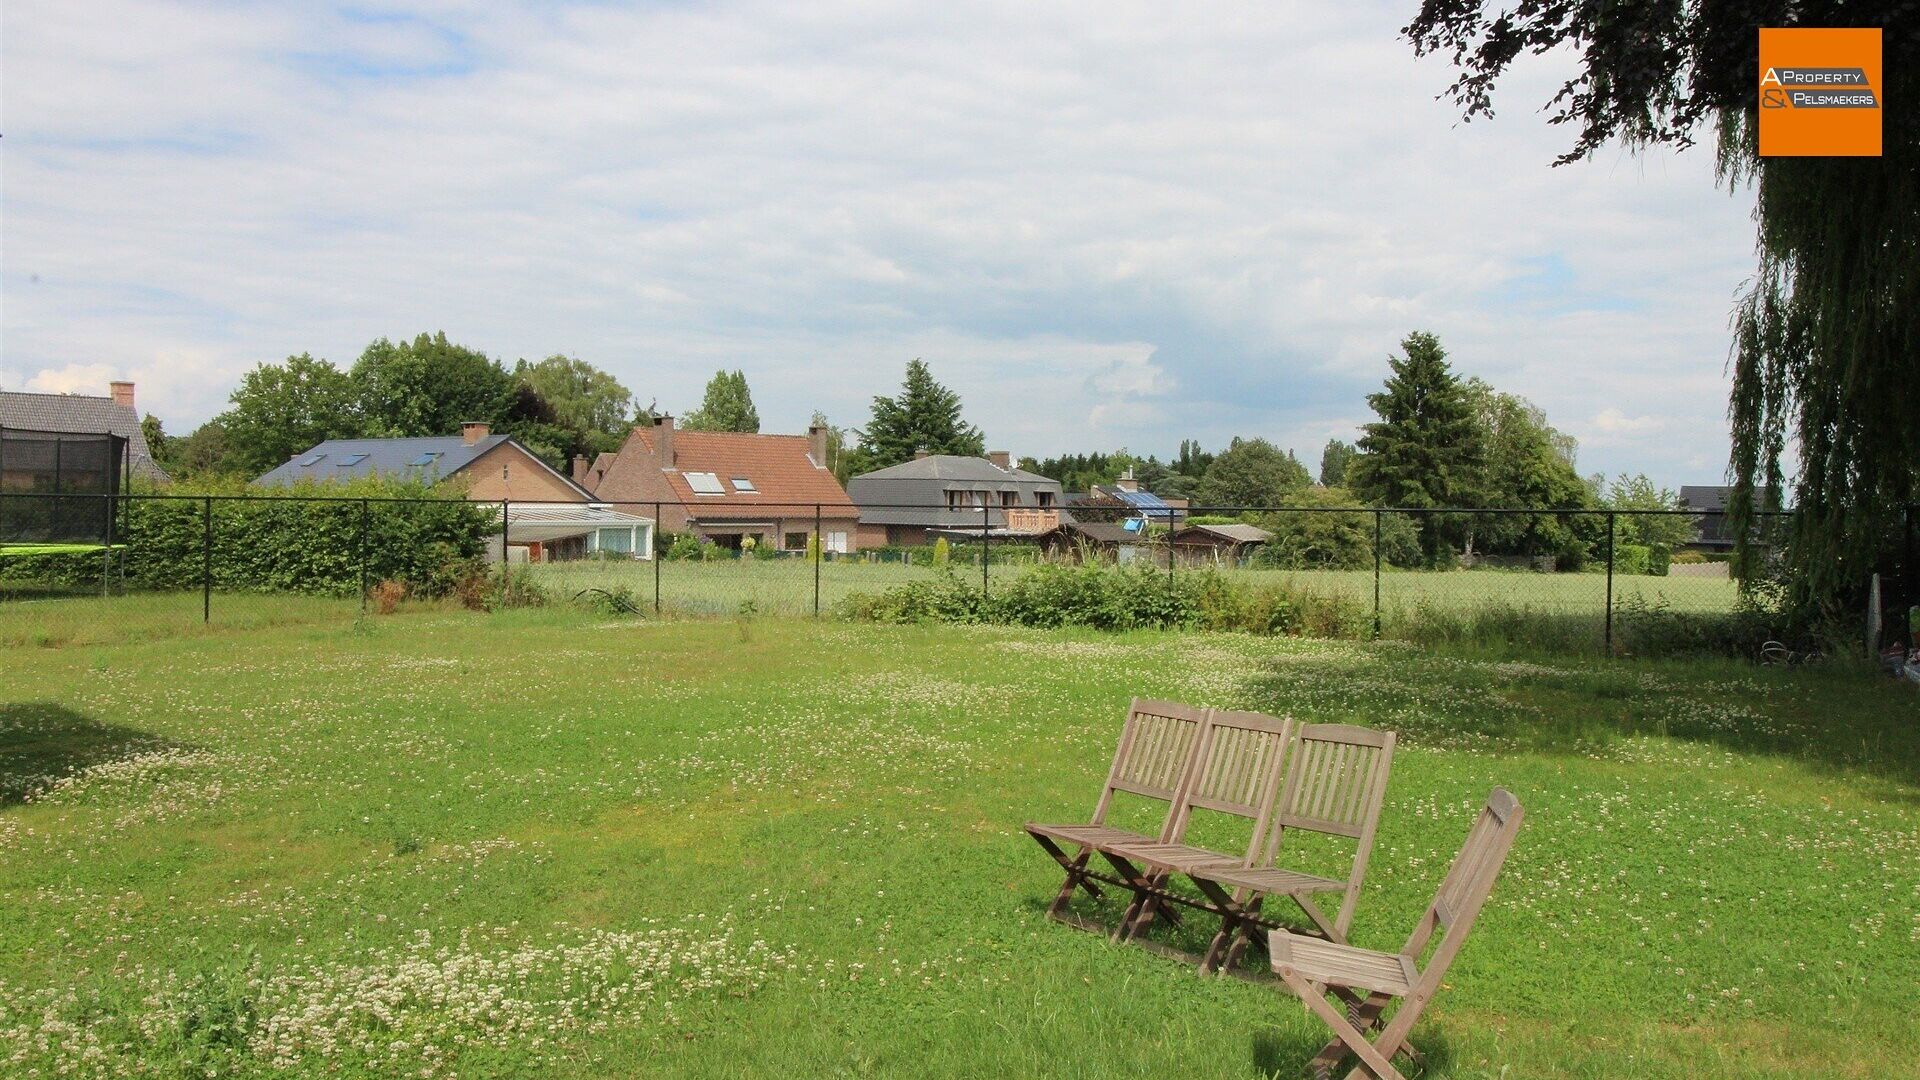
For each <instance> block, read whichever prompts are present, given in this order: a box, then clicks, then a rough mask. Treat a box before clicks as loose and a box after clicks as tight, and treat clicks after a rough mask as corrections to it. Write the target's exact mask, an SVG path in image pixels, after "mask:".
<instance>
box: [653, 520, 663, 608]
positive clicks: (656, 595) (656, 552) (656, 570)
mask: <svg viewBox="0 0 1920 1080" xmlns="http://www.w3.org/2000/svg"><path fill="white" fill-rule="evenodd" d="M665 558H666V553H665V552H663V551H661V550H660V504H659V503H654V504H653V613H654V614H655V615H658V614H660V563H661V562H662V561H663V560H664V559H665Z"/></svg>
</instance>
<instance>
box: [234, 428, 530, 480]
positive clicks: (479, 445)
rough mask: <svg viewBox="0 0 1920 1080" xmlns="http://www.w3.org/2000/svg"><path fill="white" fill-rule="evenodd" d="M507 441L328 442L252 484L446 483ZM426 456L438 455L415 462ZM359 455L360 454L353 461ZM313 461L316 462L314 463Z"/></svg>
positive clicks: (453, 437) (499, 437) (504, 438)
mask: <svg viewBox="0 0 1920 1080" xmlns="http://www.w3.org/2000/svg"><path fill="white" fill-rule="evenodd" d="M509 441H511V440H510V439H508V437H507V436H505V435H489V436H487V437H486V438H484V439H479V440H476V441H475V442H474V443H472V444H471V445H469V444H468V443H467V441H466V439H465V438H464V437H462V436H459V435H437V436H431V437H427V438H419V439H328V440H327V441H326V442H323V443H321V444H320V445H319V446H316V447H313V448H312V449H310V450H307V451H306V452H305V453H300V454H295V455H294V456H293V458H292V460H290V461H287V462H285V463H284V464H282V465H280V466H279V467H278V468H276V469H274V470H273V471H271V472H269V473H267V474H266V475H264V476H262V477H260V478H259V479H258V480H255V481H254V483H256V484H266V485H268V486H272V487H287V486H290V485H293V484H297V483H299V482H300V481H302V480H315V481H321V482H325V481H330V480H357V479H359V478H361V477H363V476H387V477H395V478H405V479H417V480H425V481H429V482H431V481H434V480H444V479H446V478H447V477H449V476H452V475H453V474H454V473H457V472H459V471H460V470H461V469H464V468H466V467H467V466H468V465H470V464H472V463H473V461H474V459H475V458H478V457H479V456H480V455H482V454H484V453H486V452H487V451H489V450H491V449H493V448H494V447H496V446H499V445H500V444H501V443H504V442H509ZM428 454H434V455H437V456H436V457H434V459H433V461H432V463H431V464H426V465H415V464H414V462H416V461H419V460H420V459H421V458H423V457H425V456H426V455H428ZM357 455H364V456H360V457H358V458H357V460H356V456H357ZM316 457H318V458H319V460H317V461H315V460H314V459H315V458H316ZM307 461H313V464H311V465H305V464H302V462H307Z"/></svg>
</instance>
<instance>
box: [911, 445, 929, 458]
mask: <svg viewBox="0 0 1920 1080" xmlns="http://www.w3.org/2000/svg"><path fill="white" fill-rule="evenodd" d="M932 456H933V451H931V450H929V449H927V448H926V447H924V446H923V447H921V448H920V449H918V450H915V451H914V452H913V460H915V461H919V460H921V459H922V458H930V457H932Z"/></svg>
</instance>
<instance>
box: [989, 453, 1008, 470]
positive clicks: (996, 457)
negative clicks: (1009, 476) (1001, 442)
mask: <svg viewBox="0 0 1920 1080" xmlns="http://www.w3.org/2000/svg"><path fill="white" fill-rule="evenodd" d="M987 460H988V461H991V462H993V464H994V466H995V467H996V468H1000V469H1007V470H1011V469H1012V468H1013V451H1011V450H989V451H987Z"/></svg>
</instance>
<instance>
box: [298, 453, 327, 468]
mask: <svg viewBox="0 0 1920 1080" xmlns="http://www.w3.org/2000/svg"><path fill="white" fill-rule="evenodd" d="M325 460H327V455H325V454H308V455H307V456H306V457H304V458H301V459H300V467H301V468H303V469H311V468H313V467H314V466H315V465H318V464H320V463H321V462H323V461H325Z"/></svg>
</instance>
